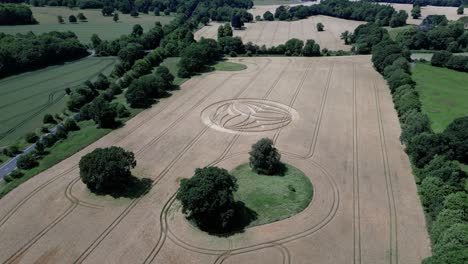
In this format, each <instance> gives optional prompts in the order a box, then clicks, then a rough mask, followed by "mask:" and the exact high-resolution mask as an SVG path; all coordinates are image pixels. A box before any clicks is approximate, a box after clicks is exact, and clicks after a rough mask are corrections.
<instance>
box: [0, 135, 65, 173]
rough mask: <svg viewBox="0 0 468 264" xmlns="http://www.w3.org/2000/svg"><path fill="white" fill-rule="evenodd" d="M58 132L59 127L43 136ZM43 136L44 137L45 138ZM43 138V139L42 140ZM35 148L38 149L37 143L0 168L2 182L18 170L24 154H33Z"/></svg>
mask: <svg viewBox="0 0 468 264" xmlns="http://www.w3.org/2000/svg"><path fill="white" fill-rule="evenodd" d="M56 130H57V127H54V128H52V129H51V130H50V132H49V133H47V134H44V135H43V136H46V135H49V134H51V133H55V131H56ZM43 136H42V137H43ZM42 137H41V138H42ZM34 147H36V143H34V144H31V145H30V146H28V147H27V148H25V149H24V150H23V152H21V153H20V154H18V155H16V156H15V157H14V158H12V159H10V160H9V161H7V162H6V163H5V164H3V165H2V166H1V167H0V180H1V179H3V178H4V177H5V176H7V175H8V174H10V172H12V171H14V170H15V169H16V161H17V160H18V158H19V157H21V156H23V155H24V154H26V153H29V152H31V151H32V150H33V149H34Z"/></svg>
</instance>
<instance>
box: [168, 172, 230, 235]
mask: <svg viewBox="0 0 468 264" xmlns="http://www.w3.org/2000/svg"><path fill="white" fill-rule="evenodd" d="M237 188H238V186H237V182H236V178H234V177H233V176H232V175H230V174H229V173H228V171H226V170H225V169H221V168H217V167H205V168H202V169H200V168H197V169H196V170H195V175H194V176H193V177H192V178H190V179H182V181H181V183H180V187H179V191H178V193H177V199H178V200H179V201H180V202H181V204H182V211H183V212H184V213H185V214H187V216H188V217H189V218H190V219H193V220H194V221H195V222H196V223H197V225H198V226H199V227H200V228H202V229H224V228H226V227H227V226H228V225H229V224H230V221H231V220H232V217H233V216H234V195H233V193H234V192H235V191H236V190H237Z"/></svg>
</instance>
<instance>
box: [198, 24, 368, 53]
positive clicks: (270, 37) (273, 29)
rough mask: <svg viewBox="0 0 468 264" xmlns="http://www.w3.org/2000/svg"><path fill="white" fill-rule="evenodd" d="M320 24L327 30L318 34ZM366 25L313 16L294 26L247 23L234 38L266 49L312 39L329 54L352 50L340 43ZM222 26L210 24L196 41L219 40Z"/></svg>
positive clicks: (203, 29)
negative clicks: (333, 51)
mask: <svg viewBox="0 0 468 264" xmlns="http://www.w3.org/2000/svg"><path fill="white" fill-rule="evenodd" d="M319 22H321V23H322V24H324V26H325V31H322V32H318V31H317V28H316V25H317V23H319ZM361 24H364V22H359V21H352V20H345V19H340V18H335V17H329V16H312V17H309V18H308V19H302V20H298V21H293V22H286V21H259V22H255V23H246V24H245V27H246V29H244V30H234V36H239V37H241V38H242V41H243V42H244V43H247V42H249V41H251V42H252V43H254V44H257V45H260V46H261V45H266V46H267V47H270V46H276V45H279V44H284V43H285V42H286V41H288V40H289V39H291V38H298V39H302V40H304V41H305V40H307V39H313V40H315V41H316V42H317V43H318V44H319V45H320V48H322V49H323V48H327V49H329V50H350V49H351V46H350V45H345V44H344V42H343V40H341V39H340V35H341V33H343V32H344V31H346V30H348V31H350V32H353V31H354V29H355V28H356V27H357V26H359V25H361ZM219 25H221V24H220V23H211V24H210V25H209V26H205V27H203V28H202V29H200V30H198V31H197V32H195V39H200V38H201V37H205V38H214V39H216V38H217V33H218V27H219Z"/></svg>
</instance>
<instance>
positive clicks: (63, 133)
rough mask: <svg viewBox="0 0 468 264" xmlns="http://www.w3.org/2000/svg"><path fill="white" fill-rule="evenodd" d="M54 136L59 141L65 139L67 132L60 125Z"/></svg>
mask: <svg viewBox="0 0 468 264" xmlns="http://www.w3.org/2000/svg"><path fill="white" fill-rule="evenodd" d="M55 135H56V136H57V138H59V139H65V138H67V136H68V131H67V130H66V129H65V128H64V127H63V126H62V125H59V126H57V129H56V130H55Z"/></svg>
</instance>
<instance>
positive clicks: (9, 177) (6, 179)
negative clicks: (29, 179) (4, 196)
mask: <svg viewBox="0 0 468 264" xmlns="http://www.w3.org/2000/svg"><path fill="white" fill-rule="evenodd" d="M3 180H5V182H7V183H8V182H12V181H13V180H14V179H13V177H11V176H10V175H7V176H5V177H3Z"/></svg>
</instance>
